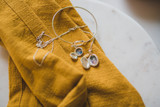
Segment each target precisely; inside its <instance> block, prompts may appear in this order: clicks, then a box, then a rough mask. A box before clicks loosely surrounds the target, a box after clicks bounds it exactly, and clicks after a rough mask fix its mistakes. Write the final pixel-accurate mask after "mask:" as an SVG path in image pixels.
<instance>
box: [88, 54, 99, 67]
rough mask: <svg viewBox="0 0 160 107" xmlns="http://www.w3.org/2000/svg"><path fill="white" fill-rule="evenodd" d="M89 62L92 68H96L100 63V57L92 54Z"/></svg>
mask: <svg viewBox="0 0 160 107" xmlns="http://www.w3.org/2000/svg"><path fill="white" fill-rule="evenodd" d="M88 61H89V63H90V65H91V66H93V67H96V66H97V65H98V63H99V60H98V57H97V55H96V54H91V55H90V56H89V58H88Z"/></svg>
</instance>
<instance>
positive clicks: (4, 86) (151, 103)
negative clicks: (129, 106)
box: [0, 0, 160, 107]
mask: <svg viewBox="0 0 160 107" xmlns="http://www.w3.org/2000/svg"><path fill="white" fill-rule="evenodd" d="M91 1H92V2H91ZM77 3H78V4H77ZM73 4H74V5H78V6H82V7H85V8H87V9H89V10H90V11H91V12H93V14H94V15H95V17H96V19H97V21H98V25H99V31H98V35H97V40H98V41H99V43H100V44H101V46H102V48H103V50H104V51H105V53H106V55H107V56H108V57H109V59H110V60H111V61H112V62H113V63H114V64H115V65H116V67H117V68H118V69H119V70H120V71H121V72H122V74H124V75H125V76H126V78H127V79H128V80H129V81H130V82H131V83H132V84H133V85H134V86H135V88H136V89H137V90H138V91H139V93H140V94H141V96H142V98H143V100H144V102H145V105H146V106H147V107H159V106H160V102H159V101H160V97H159V96H160V93H159V91H158V90H160V86H159V82H160V79H159V76H160V66H159V63H160V52H159V51H158V50H157V48H156V46H155V44H154V43H153V41H152V40H151V38H150V37H149V35H148V34H147V33H146V32H145V31H144V29H143V28H142V27H141V26H139V25H138V24H137V23H136V22H135V21H134V20H132V19H131V18H130V17H128V16H126V15H124V14H123V13H121V12H120V11H118V10H117V9H115V8H113V7H111V6H109V5H107V4H103V3H101V2H98V1H94V0H83V1H82V0H81V1H75V0H74V1H73ZM95 6H96V8H95ZM81 16H83V17H84V19H86V17H85V14H84V13H83V15H81ZM87 17H88V14H87ZM86 23H87V24H88V23H89V24H90V25H93V21H92V20H86ZM90 27H91V29H93V30H94V26H90ZM7 56H8V54H7V52H6V51H5V50H4V49H3V48H1V47H0V107H5V106H6V105H7V102H8V63H7V62H8V60H7V59H8V57H7Z"/></svg>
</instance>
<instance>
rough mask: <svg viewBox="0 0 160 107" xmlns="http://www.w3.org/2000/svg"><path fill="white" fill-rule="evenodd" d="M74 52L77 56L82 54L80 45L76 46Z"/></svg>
mask: <svg viewBox="0 0 160 107" xmlns="http://www.w3.org/2000/svg"><path fill="white" fill-rule="evenodd" d="M74 52H75V53H76V54H77V56H81V55H82V54H83V50H82V48H81V47H77V48H76V49H75V51H74Z"/></svg>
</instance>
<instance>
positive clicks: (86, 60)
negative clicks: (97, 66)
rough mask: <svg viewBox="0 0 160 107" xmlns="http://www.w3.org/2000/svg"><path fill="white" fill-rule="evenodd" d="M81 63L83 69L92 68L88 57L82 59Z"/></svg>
mask: <svg viewBox="0 0 160 107" xmlns="http://www.w3.org/2000/svg"><path fill="white" fill-rule="evenodd" d="M81 63H82V66H83V68H85V69H89V68H90V64H89V62H88V59H87V58H86V57H82V58H81Z"/></svg>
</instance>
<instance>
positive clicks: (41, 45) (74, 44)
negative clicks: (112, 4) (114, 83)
mask: <svg viewBox="0 0 160 107" xmlns="http://www.w3.org/2000/svg"><path fill="white" fill-rule="evenodd" d="M67 8H80V9H83V10H85V11H87V12H88V13H90V14H91V16H92V17H93V19H94V21H95V23H96V32H95V33H91V32H88V31H84V30H82V31H83V32H84V33H87V34H90V35H92V38H90V39H89V40H87V41H84V40H77V41H75V42H70V41H66V40H64V39H62V38H61V37H62V36H64V35H66V34H68V33H69V32H71V31H74V30H76V29H81V28H84V27H87V25H82V26H75V27H73V28H69V29H68V31H66V32H64V33H62V34H61V35H58V34H57V33H56V31H55V29H54V19H55V17H56V15H57V14H58V13H59V12H60V11H62V10H64V9H67ZM52 28H53V31H54V33H55V35H56V37H55V38H52V37H51V36H49V35H47V34H45V32H44V31H42V33H41V34H40V35H39V36H38V37H37V38H36V41H37V44H36V46H37V50H36V52H35V54H34V55H33V60H34V62H35V63H36V64H37V65H38V66H42V64H43V62H44V60H45V58H46V57H47V56H48V54H49V53H52V52H53V48H54V40H57V39H61V40H62V41H64V42H66V43H69V44H71V46H72V47H75V48H77V47H79V46H82V45H84V43H88V42H90V41H92V43H91V45H90V48H89V54H91V53H92V46H93V43H94V39H95V35H96V33H97V21H96V19H95V17H94V15H93V14H92V13H91V12H89V11H88V10H87V9H85V8H82V7H78V6H68V7H64V8H61V9H60V10H58V11H57V12H56V13H55V14H54V16H53V18H52ZM43 36H46V37H48V38H50V39H49V40H48V41H43V39H42V38H43ZM51 43H52V49H51V51H48V52H47V53H46V54H45V55H44V56H43V58H42V60H41V62H40V63H39V62H37V61H36V58H35V57H36V54H37V53H38V50H39V49H40V48H45V47H46V46H48V45H49V44H51ZM96 57H97V56H96ZM97 60H98V59H97ZM82 65H83V64H82ZM84 68H85V67H84Z"/></svg>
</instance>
